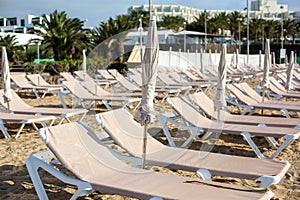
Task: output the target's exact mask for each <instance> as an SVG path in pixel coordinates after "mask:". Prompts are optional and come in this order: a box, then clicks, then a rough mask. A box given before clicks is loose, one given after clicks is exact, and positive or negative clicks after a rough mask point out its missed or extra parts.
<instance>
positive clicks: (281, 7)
mask: <svg viewBox="0 0 300 200" xmlns="http://www.w3.org/2000/svg"><path fill="white" fill-rule="evenodd" d="M280 9H281V49H283V40H284V38H283V12H282V9H283V6H280Z"/></svg>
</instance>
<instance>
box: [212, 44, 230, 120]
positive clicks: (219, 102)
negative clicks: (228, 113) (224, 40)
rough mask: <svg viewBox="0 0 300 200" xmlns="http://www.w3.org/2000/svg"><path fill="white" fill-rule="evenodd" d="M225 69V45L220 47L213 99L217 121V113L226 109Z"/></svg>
mask: <svg viewBox="0 0 300 200" xmlns="http://www.w3.org/2000/svg"><path fill="white" fill-rule="evenodd" d="M226 76H227V67H226V44H223V45H222V51H221V55H220V62H219V66H218V85H217V92H216V96H215V98H214V108H215V110H216V111H218V120H220V116H219V111H220V110H224V109H225V107H226V101H225V85H226Z"/></svg>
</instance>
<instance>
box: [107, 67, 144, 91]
mask: <svg viewBox="0 0 300 200" xmlns="http://www.w3.org/2000/svg"><path fill="white" fill-rule="evenodd" d="M108 71H109V72H110V73H111V74H112V75H113V76H115V77H116V79H117V80H118V81H119V82H120V84H121V85H123V87H125V88H126V89H127V90H131V91H134V90H140V88H139V87H137V86H136V85H134V84H133V83H131V82H130V81H129V80H127V79H126V78H125V77H124V76H123V75H122V74H120V73H119V72H118V71H117V70H115V69H114V70H108Z"/></svg>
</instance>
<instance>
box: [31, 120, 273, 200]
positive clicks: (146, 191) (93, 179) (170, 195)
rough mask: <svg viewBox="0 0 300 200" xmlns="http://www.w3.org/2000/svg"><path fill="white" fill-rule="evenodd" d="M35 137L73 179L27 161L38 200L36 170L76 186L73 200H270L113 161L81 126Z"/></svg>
mask: <svg viewBox="0 0 300 200" xmlns="http://www.w3.org/2000/svg"><path fill="white" fill-rule="evenodd" d="M39 134H40V135H41V136H42V138H43V140H44V141H45V143H46V145H47V146H48V147H49V148H50V150H51V151H52V152H53V154H52V155H55V157H56V158H57V159H58V160H59V161H60V162H61V164H62V165H63V166H64V167H65V168H67V169H68V170H69V171H71V172H72V173H73V174H74V175H75V176H76V177H77V178H76V179H75V178H70V177H68V176H66V175H64V174H62V172H60V171H58V170H57V169H56V168H54V167H52V166H51V165H50V164H48V163H46V162H45V161H44V160H46V158H45V156H47V155H46V154H44V155H41V154H37V155H32V156H30V157H29V158H28V159H27V160H26V166H27V169H28V172H29V174H30V177H31V179H32V181H33V184H34V186H35V189H36V191H37V194H38V196H39V198H40V199H47V194H46V192H45V189H44V187H43V184H42V181H41V179H40V177H39V174H38V169H39V168H42V169H44V170H46V171H47V172H49V173H50V174H52V175H54V176H55V177H57V178H58V179H60V180H61V181H63V182H66V183H68V184H72V185H77V187H78V190H77V191H76V192H75V194H74V195H73V197H72V199H76V198H77V197H79V196H84V195H86V194H88V193H89V192H91V191H92V190H96V191H99V192H101V193H103V194H119V195H125V196H130V197H135V198H139V199H150V198H152V197H156V198H155V199H158V198H159V199H181V200H183V199H186V200H190V199H222V200H227V199H228V200H244V199H245V200H246V199H247V200H248V199H260V200H266V199H270V198H271V197H272V196H273V194H272V192H271V191H267V192H255V191H261V189H254V188H252V187H245V186H234V185H229V184H225V183H215V182H212V181H202V180H201V183H200V180H199V179H197V178H190V177H184V176H177V175H173V174H165V173H159V172H154V171H150V170H144V169H139V168H134V167H131V166H129V165H127V164H125V163H123V162H121V161H120V160H119V159H117V158H116V157H114V156H113V154H112V153H111V151H110V150H109V149H108V148H107V147H105V146H103V145H102V144H101V143H100V142H99V140H98V138H96V137H95V133H94V132H93V131H92V130H91V129H90V128H89V127H86V126H85V125H84V124H82V123H80V122H76V123H69V124H62V125H60V126H52V127H49V128H47V129H42V130H41V131H40V132H39ZM49 156H51V153H49ZM41 157H43V158H42V159H41ZM209 184H211V185H209ZM218 186H219V187H218ZM231 188H234V189H236V190H234V189H231ZM238 188H240V189H238ZM241 190H247V191H241ZM250 191H252V192H250Z"/></svg>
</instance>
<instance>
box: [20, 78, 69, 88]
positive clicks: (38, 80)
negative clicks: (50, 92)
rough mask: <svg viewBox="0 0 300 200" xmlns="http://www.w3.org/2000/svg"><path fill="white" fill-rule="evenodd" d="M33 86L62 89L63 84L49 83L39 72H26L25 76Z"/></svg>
mask: <svg viewBox="0 0 300 200" xmlns="http://www.w3.org/2000/svg"><path fill="white" fill-rule="evenodd" d="M26 77H27V78H28V79H29V80H30V81H31V82H32V83H33V84H34V85H35V86H41V87H51V88H58V89H60V90H63V88H64V85H62V84H49V83H48V82H47V81H45V79H44V78H43V77H42V76H41V75H40V74H28V75H27V76H26Z"/></svg>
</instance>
